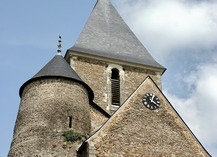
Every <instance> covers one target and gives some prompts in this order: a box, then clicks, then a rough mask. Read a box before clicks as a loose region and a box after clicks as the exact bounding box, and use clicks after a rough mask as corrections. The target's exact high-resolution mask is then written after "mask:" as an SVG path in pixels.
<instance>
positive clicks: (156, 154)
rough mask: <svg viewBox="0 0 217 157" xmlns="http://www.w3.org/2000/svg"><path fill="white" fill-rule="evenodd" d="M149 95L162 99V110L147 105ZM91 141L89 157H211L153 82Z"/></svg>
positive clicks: (89, 142)
mask: <svg viewBox="0 0 217 157" xmlns="http://www.w3.org/2000/svg"><path fill="white" fill-rule="evenodd" d="M146 93H154V94H155V95H156V96H157V97H158V98H159V99H160V102H161V105H160V108H159V109H157V110H150V109H148V108H146V107H145V106H144V105H143V103H142V98H143V96H144V94H146ZM87 142H88V144H89V157H98V156H104V157H106V156H107V157H111V156H112V157H119V156H123V157H141V156H143V157H208V156H209V155H208V154H207V153H206V151H205V150H204V149H203V148H202V147H201V145H200V144H199V142H198V141H197V140H196V139H195V138H194V136H193V135H192V134H191V132H190V131H189V130H188V128H187V127H186V126H185V124H184V123H183V122H182V120H181V119H180V117H179V116H178V115H177V114H176V112H175V111H174V109H173V108H172V107H171V106H170V104H169V102H168V101H167V100H166V99H165V97H164V96H163V95H162V94H161V92H160V91H159V90H158V89H157V88H156V86H155V85H154V83H153V82H152V81H151V80H150V79H148V80H147V81H146V82H145V83H144V84H142V86H141V87H140V88H139V89H138V90H137V91H136V93H134V94H133V95H132V97H130V99H129V100H127V101H126V103H124V104H123V106H122V107H121V108H120V109H119V110H118V111H117V112H115V114H114V115H113V116H112V117H111V118H110V119H109V121H107V123H106V124H105V125H104V126H103V127H102V128H101V129H100V130H99V131H98V132H96V133H95V134H94V135H93V136H92V137H90V139H88V140H87ZM84 151H85V150H84Z"/></svg>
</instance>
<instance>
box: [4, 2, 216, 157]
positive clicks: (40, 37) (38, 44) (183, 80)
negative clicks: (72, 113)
mask: <svg viewBox="0 0 217 157" xmlns="http://www.w3.org/2000/svg"><path fill="white" fill-rule="evenodd" d="M111 1H112V3H113V4H114V6H115V7H116V9H117V10H118V12H119V13H120V14H121V16H122V17H123V18H124V20H125V21H126V23H127V24H128V25H129V26H130V28H131V29H132V30H133V32H134V33H135V34H136V36H137V37H138V38H139V39H140V40H141V42H142V43H143V44H144V46H145V47H146V48H147V49H148V51H149V52H150V54H151V55H152V56H153V57H154V58H155V59H156V60H157V61H158V62H160V63H161V64H162V65H163V66H165V67H166V68H167V71H166V72H165V73H164V75H163V77H162V84H163V92H164V93H165V94H166V96H167V97H168V99H169V100H170V102H171V103H172V104H173V106H174V107H175V108H176V110H177V111H178V113H179V114H180V115H181V116H182V118H183V119H184V121H185V122H186V123H187V124H188V126H189V127H190V128H191V130H192V131H193V133H194V134H195V135H196V136H197V138H198V139H199V140H200V142H201V143H202V144H203V146H204V147H205V148H206V149H207V151H208V152H209V153H210V154H211V155H212V156H217V136H216V132H217V115H216V111H217V97H216V93H217V13H216V11H214V10H215V9H216V8H217V1H213V0H209V1H205V0H204V1H203V0H200V1H196V0H191V1H185V0H161V1H159V0H116V1H114V0H111ZM0 2H1V5H0V19H1V23H0V34H1V36H0V49H1V51H0V54H1V62H0V69H1V81H0V87H1V88H0V126H1V129H0V139H1V141H0V157H6V156H7V153H8V150H9V148H10V143H11V140H12V136H13V128H14V124H15V120H16V116H17V112H18V107H19V102H20V98H19V93H18V92H19V88H20V86H21V85H22V84H23V83H24V82H25V81H27V80H28V79H30V78H31V77H32V76H33V75H34V74H36V73H37V72H38V71H39V70H40V69H41V68H42V67H43V66H44V65H45V64H46V63H47V62H48V61H49V60H50V59H52V57H53V56H54V55H55V54H56V50H57V46H56V45H57V40H58V36H59V35H61V36H62V45H63V48H62V52H63V55H64V54H65V52H66V50H67V49H68V48H70V47H71V46H73V45H74V43H75V41H76V39H77V38H78V36H79V34H80V32H81V30H82V29H83V27H84V25H85V23H86V21H87V19H88V17H89V15H90V13H91V11H92V8H93V7H94V5H95V3H96V0H63V1H57V0H46V1H44V0H37V1H33V0H20V1H8V0H0Z"/></svg>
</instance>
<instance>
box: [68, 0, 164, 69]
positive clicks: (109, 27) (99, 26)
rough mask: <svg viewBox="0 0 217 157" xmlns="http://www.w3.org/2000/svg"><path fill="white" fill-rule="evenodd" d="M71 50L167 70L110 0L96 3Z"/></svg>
mask: <svg viewBox="0 0 217 157" xmlns="http://www.w3.org/2000/svg"><path fill="white" fill-rule="evenodd" d="M68 51H76V52H81V53H86V54H91V55H96V56H101V57H106V58H113V59H118V60H122V61H127V62H131V63H137V64H142V65H146V66H151V67H155V68H160V69H162V71H164V70H165V68H164V67H163V66H162V65H160V64H159V63H157V62H156V61H155V60H154V58H153V57H152V56H151V55H150V54H149V52H148V51H147V50H146V48H145V47H144V46H143V45H142V43H141V42H140V41H139V40H138V38H137V37H136V36H135V35H134V33H133V32H132V31H131V29H130V28H129V27H128V26H127V24H126V23H125V22H124V20H123V19H122V18H121V16H120V15H119V14H118V12H117V11H116V9H115V8H114V6H113V5H112V4H111V2H110V0H98V1H97V3H96V5H95V7H94V9H93V11H92V13H91V15H90V17H89V19H88V21H87V23H86V25H85V27H84V29H83V31H82V33H81V34H80V36H79V38H78V40H77V41H76V43H75V45H74V46H73V47H71V48H70V49H68V50H67V52H68Z"/></svg>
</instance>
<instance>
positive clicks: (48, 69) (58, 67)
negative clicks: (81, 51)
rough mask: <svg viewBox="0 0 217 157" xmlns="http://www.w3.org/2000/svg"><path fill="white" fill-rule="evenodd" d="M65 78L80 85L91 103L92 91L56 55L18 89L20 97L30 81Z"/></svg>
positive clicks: (59, 56)
mask: <svg viewBox="0 0 217 157" xmlns="http://www.w3.org/2000/svg"><path fill="white" fill-rule="evenodd" d="M54 77H55V78H66V79H71V80H73V81H76V82H78V83H80V84H82V85H83V86H84V87H85V88H86V89H87V91H88V94H89V101H90V102H92V101H93V98H94V94H93V91H92V89H91V88H90V87H89V86H88V85H87V84H86V83H85V82H83V81H82V80H81V78H80V77H79V76H78V75H77V73H76V72H75V71H74V70H73V69H72V68H71V67H70V65H69V64H68V63H67V62H66V60H65V59H64V58H63V57H62V55H59V54H57V55H56V56H55V57H53V59H52V60H50V62H48V63H47V64H46V65H45V66H44V67H43V68H42V69H41V70H40V71H39V72H38V73H37V74H36V75H34V76H33V77H32V78H31V79H30V80H28V81H26V82H25V83H24V84H23V85H22V86H21V87H20V91H19V94H20V97H22V93H23V90H24V88H25V87H26V85H27V84H29V83H31V82H32V81H35V80H38V79H42V78H54Z"/></svg>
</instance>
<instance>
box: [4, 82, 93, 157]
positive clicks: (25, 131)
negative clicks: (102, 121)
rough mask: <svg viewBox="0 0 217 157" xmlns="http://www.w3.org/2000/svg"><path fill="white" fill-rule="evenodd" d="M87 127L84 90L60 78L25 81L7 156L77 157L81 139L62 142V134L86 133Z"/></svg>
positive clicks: (87, 104)
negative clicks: (65, 132)
mask: <svg viewBox="0 0 217 157" xmlns="http://www.w3.org/2000/svg"><path fill="white" fill-rule="evenodd" d="M69 116H71V117H72V122H71V123H72V126H71V128H69ZM90 129H91V124H90V107H89V99H88V93H87V91H86V89H85V88H84V87H83V86H82V85H81V84H79V83H76V82H73V81H72V80H67V79H63V78H59V79H54V78H53V79H52V78H49V79H40V80H37V81H34V82H32V83H30V84H28V85H27V86H26V87H25V89H24V91H23V94H22V99H21V103H20V108H19V112H18V116H17V121H16V125H15V129H14V137H13V141H12V144H11V149H10V152H9V154H8V156H9V157H19V156H22V157H28V156H31V157H32V156H34V157H36V156H38V157H39V156H40V157H45V156H46V157H55V156H58V157H59V156H66V157H67V156H76V149H77V147H78V146H79V145H80V144H81V142H82V141H77V142H75V143H73V144H72V143H71V142H65V141H64V137H62V133H63V132H64V131H67V130H74V131H75V132H79V133H81V134H84V135H86V136H89V133H90Z"/></svg>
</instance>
